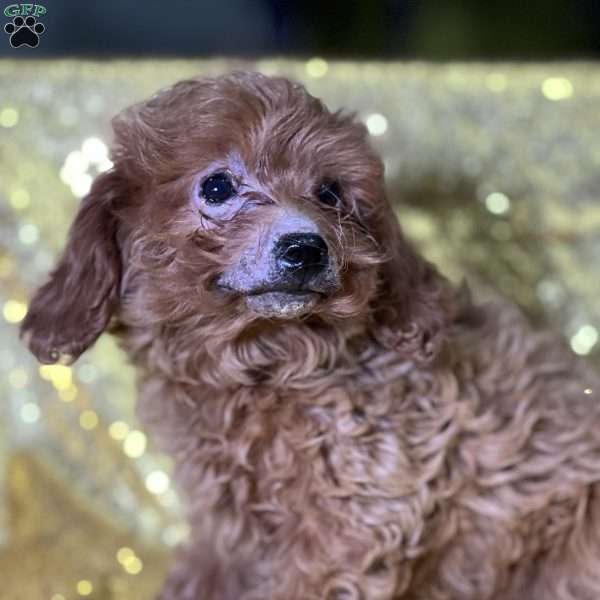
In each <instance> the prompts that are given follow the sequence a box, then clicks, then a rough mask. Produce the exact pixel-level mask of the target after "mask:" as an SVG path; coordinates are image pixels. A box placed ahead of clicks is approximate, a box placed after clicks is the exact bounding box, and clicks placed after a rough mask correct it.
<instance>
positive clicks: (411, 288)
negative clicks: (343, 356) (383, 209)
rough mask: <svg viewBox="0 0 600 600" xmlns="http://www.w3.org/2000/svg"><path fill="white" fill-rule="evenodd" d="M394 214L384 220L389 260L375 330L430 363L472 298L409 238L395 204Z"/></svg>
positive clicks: (393, 344)
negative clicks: (409, 240) (454, 283)
mask: <svg viewBox="0 0 600 600" xmlns="http://www.w3.org/2000/svg"><path fill="white" fill-rule="evenodd" d="M390 213H392V214H389V215H388V217H387V218H386V219H384V222H383V223H382V227H383V228H384V232H385V233H384V236H383V239H384V240H385V242H386V250H387V256H388V259H387V261H386V262H385V263H384V264H383V265H382V270H381V277H382V281H381V282H380V292H379V296H378V297H379V305H378V308H377V311H376V314H375V318H376V320H377V325H376V332H377V334H376V335H377V338H378V339H379V341H380V343H381V344H383V345H384V346H385V347H387V348H392V349H394V350H396V351H397V352H399V353H400V354H402V355H404V356H405V357H406V358H407V359H409V360H415V361H416V362H420V363H430V362H433V361H434V359H435V358H436V357H437V356H438V355H439V354H440V352H441V350H442V348H443V347H444V342H445V340H446V338H447V335H448V333H449V328H450V327H451V325H452V324H453V323H454V322H455V321H456V320H457V318H458V316H459V313H460V312H461V309H462V307H463V306H464V305H465V302H466V303H468V290H467V289H466V287H461V288H460V289H456V288H454V287H453V286H452V285H451V284H450V283H449V282H448V281H447V280H446V279H445V278H444V277H443V276H442V275H440V273H439V272H438V271H437V269H436V268H435V266H434V265H432V264H431V263H429V262H427V261H426V260H425V259H424V258H423V257H422V256H420V255H419V254H418V253H417V252H416V251H415V249H414V248H413V247H412V246H411V245H410V244H409V242H408V241H406V239H405V238H404V236H403V234H402V231H401V229H400V226H399V224H398V221H397V218H396V216H395V215H394V214H393V211H392V210H391V209H390Z"/></svg>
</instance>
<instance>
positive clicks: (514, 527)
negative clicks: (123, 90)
mask: <svg viewBox="0 0 600 600" xmlns="http://www.w3.org/2000/svg"><path fill="white" fill-rule="evenodd" d="M114 129H115V134H116V143H115V148H114V152H113V159H114V168H113V170H111V171H110V172H107V173H105V174H102V175H100V176H99V177H98V179H97V180H96V182H95V183H94V185H93V187H92V190H91V192H90V194H89V195H88V197H87V198H86V199H84V201H83V203H82V206H81V209H80V212H79V214H78V216H77V218H76V219H75V222H74V225H73V227H72V230H71V233H70V238H69V241H68V244H67V248H66V250H65V253H64V255H63V257H62V259H61V261H60V263H59V265H58V267H57V269H56V270H55V271H54V273H53V274H52V276H51V278H50V280H49V282H48V283H47V284H46V285H44V286H43V287H42V288H41V289H40V290H39V291H38V293H37V295H36V296H35V297H34V299H33V301H32V303H31V306H30V309H29V312H28V315H27V317H26V320H25V322H24V325H23V332H24V335H25V336H26V338H27V339H28V342H29V344H30V347H31V349H32V351H33V352H34V353H35V354H36V355H37V356H38V357H39V359H40V360H42V361H45V362H53V361H56V360H63V361H71V360H74V359H76V358H77V356H78V355H79V354H81V352H83V351H84V350H85V348H87V347H88V346H89V345H90V344H92V343H93V342H94V341H95V339H96V338H97V337H98V336H99V335H100V334H101V332H102V331H103V330H104V329H105V328H106V327H107V326H109V328H110V330H111V331H112V332H113V333H114V334H115V335H117V336H119V337H120V339H121V340H122V343H123V345H124V347H125V348H126V349H127V351H128V352H129V355H130V357H131V359H132V361H133V363H134V364H135V365H136V366H137V367H138V369H139V374H140V399H139V412H140V415H141V418H142V419H143V421H144V423H145V425H146V427H147V428H148V429H149V430H150V431H152V432H153V433H154V435H155V436H156V439H157V440H159V441H160V443H161V444H162V446H163V447H164V448H165V450H167V451H168V452H170V453H171V454H172V455H173V456H174V458H175V462H176V473H175V477H176V480H177V482H178V484H179V486H180V489H181V491H182V493H183V494H184V496H185V498H186V500H187V511H188V515H189V521H190V524H191V538H190V541H189V543H188V544H187V545H186V546H185V547H184V548H181V550H180V552H179V554H178V556H177V559H176V561H175V564H174V567H173V571H172V573H171V575H170V576H169V578H168V580H167V582H166V584H165V588H164V590H163V593H162V596H161V597H162V598H163V599H164V600H200V599H202V600H217V599H218V600H227V599H236V600H266V599H269V600H310V599H318V598H328V599H339V600H341V599H348V600H350V599H354V600H357V599H363V600H376V599H377V600H391V599H404V600H469V599H472V600H484V599H490V600H521V599H531V600H597V599H598V598H600V483H599V481H600V409H599V406H598V402H597V392H598V391H599V390H600V385H599V383H598V379H597V378H596V376H595V375H594V374H593V373H591V372H590V371H589V369H588V367H586V366H585V365H584V364H583V363H581V362H578V361H577V360H576V359H575V358H574V357H573V356H572V354H571V353H570V352H569V351H568V349H567V348H566V347H565V346H564V345H563V343H562V341H560V340H559V339H557V338H556V337H555V336H552V335H550V334H547V333H538V332H535V331H533V330H532V329H531V328H530V327H529V325H528V324H527V323H526V322H525V321H524V320H523V318H522V317H521V316H520V315H519V313H518V312H517V311H516V309H513V308H511V307H509V306H502V305H495V304H493V305H485V306H474V305H473V304H472V303H471V301H470V299H469V297H468V294H466V293H465V292H464V290H457V289H454V288H453V287H452V286H451V285H450V284H449V283H448V282H447V281H446V280H445V279H444V278H443V277H442V276H440V275H439V274H438V273H437V271H436V270H435V268H434V267H433V266H432V265H430V264H428V263H427V262H426V261H424V260H423V259H422V258H421V257H420V256H419V255H418V254H417V253H416V252H415V251H414V250H413V249H412V248H411V246H410V245H409V244H408V243H407V242H406V241H405V239H404V238H403V236H402V234H401V231H400V228H399V226H398V223H397V221H396V218H395V216H394V213H393V211H392V209H391V207H390V205H389V203H388V202H387V200H386V199H385V193H384V184H383V168H382V164H381V162H380V160H379V158H378V157H377V156H376V155H375V154H374V153H373V151H372V150H371V149H370V147H369V146H368V143H367V140H366V132H365V130H364V128H363V127H362V126H361V125H360V124H358V123H357V122H356V121H355V120H354V119H353V117H352V116H351V115H346V114H342V113H331V112H329V111H328V110H327V109H326V108H325V107H324V106H323V105H322V103H321V102H319V101H318V100H316V99H315V98H312V97H311V96H309V95H308V94H307V93H306V91H305V90H304V89H303V88H302V87H301V86H299V85H297V84H293V83H290V82H289V81H287V80H285V79H280V78H268V77H264V76H261V75H258V74H255V73H237V74H234V75H230V76H227V77H222V78H216V79H212V80H190V81H184V82H181V83H178V84H176V85H175V86H173V87H172V88H170V89H167V90H164V91H162V92H160V93H159V94H157V95H156V96H155V97H153V98H152V99H150V100H149V101H148V102H146V103H143V104H140V105H139V106H135V107H133V108H132V109H130V110H128V111H126V112H125V113H123V114H122V115H120V116H118V117H117V118H116V119H115V121H114ZM232 151H235V152H236V153H237V154H238V155H239V156H240V157H241V159H242V160H243V161H244V163H245V165H246V167H247V169H248V171H249V172H251V173H252V174H253V176H254V177H255V178H256V179H257V180H258V181H260V183H261V185H262V189H263V190H266V191H265V192H264V194H263V195H262V196H261V195H260V194H258V196H257V197H254V198H249V200H248V202H250V200H252V206H253V207H254V208H253V209H252V210H247V211H243V212H240V213H239V214H237V215H235V218H231V219H227V220H223V221H222V222H210V223H208V222H207V220H206V219H205V218H204V217H202V215H199V214H198V211H197V210H196V209H195V208H194V206H193V203H191V202H190V189H191V187H192V182H193V181H194V177H195V175H196V174H197V173H198V172H199V170H201V169H202V168H204V167H206V166H207V165H209V164H211V163H212V162H214V161H218V160H222V159H223V157H224V156H227V155H228V153H231V152H232ZM325 175H327V176H334V177H335V178H336V179H337V180H338V181H339V182H340V184H341V186H342V188H343V190H344V206H343V208H342V209H339V210H338V209H332V208H330V207H325V206H322V205H319V203H318V202H317V201H316V200H315V199H314V197H313V196H312V193H313V187H312V186H313V184H314V181H316V180H317V178H318V177H321V176H325ZM267 196H268V197H267ZM281 203H287V204H288V205H293V206H294V207H295V208H297V209H298V210H300V211H302V212H303V213H304V214H308V215H310V216H311V218H312V219H313V220H315V222H318V223H319V226H320V229H321V231H322V232H323V235H324V236H325V238H326V239H327V243H328V244H329V245H330V247H331V248H333V249H334V250H335V252H336V255H337V256H338V257H339V259H340V265H341V276H342V285H341V287H340V289H339V290H338V291H337V292H336V293H334V294H333V295H331V296H330V297H328V298H326V299H324V300H322V301H321V302H319V304H318V305H317V306H316V308H315V309H314V310H313V311H312V312H311V313H310V314H309V315H305V316H304V317H302V318H293V319H284V318H282V319H277V318H272V319H266V318H263V317H261V316H260V315H257V314H254V313H252V312H251V311H249V310H247V309H246V308H245V307H244V305H243V301H242V300H241V299H240V298H239V297H235V296H234V297H231V296H223V295H222V294H219V293H218V292H217V291H216V290H215V286H214V282H215V279H216V278H217V277H218V275H219V273H220V272H222V270H223V269H224V267H225V266H227V265H231V264H233V263H234V262H235V260H236V257H238V256H239V255H240V253H241V252H242V251H243V249H244V244H245V243H246V240H247V239H248V238H249V237H251V236H252V235H255V234H256V231H258V230H259V229H260V228H261V227H264V226H265V225H268V223H269V219H271V216H272V214H273V211H276V210H277V209H278V206H279V205H280V204H281ZM111 318H112V321H110V323H109V320H110V319H111ZM587 388H590V389H592V390H593V391H594V392H593V393H591V394H590V393H589V390H588V392H585V391H584V390H586V389H587Z"/></svg>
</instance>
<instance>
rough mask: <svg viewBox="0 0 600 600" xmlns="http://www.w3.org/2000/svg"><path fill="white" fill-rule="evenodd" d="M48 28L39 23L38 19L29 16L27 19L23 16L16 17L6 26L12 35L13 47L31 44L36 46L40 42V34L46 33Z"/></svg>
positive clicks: (7, 31) (5, 29)
mask: <svg viewBox="0 0 600 600" xmlns="http://www.w3.org/2000/svg"><path fill="white" fill-rule="evenodd" d="M45 30H46V28H45V27H44V26H43V25H42V24H41V23H38V21H37V19H36V18H35V17H33V16H29V17H27V18H26V19H24V18H23V17H15V18H14V19H13V20H12V23H7V24H6V25H5V26H4V31H5V32H6V33H8V35H10V45H11V46H12V47H13V48H18V47H19V46H29V47H30V48H36V47H37V45H38V44H39V43H40V35H42V33H44V31H45Z"/></svg>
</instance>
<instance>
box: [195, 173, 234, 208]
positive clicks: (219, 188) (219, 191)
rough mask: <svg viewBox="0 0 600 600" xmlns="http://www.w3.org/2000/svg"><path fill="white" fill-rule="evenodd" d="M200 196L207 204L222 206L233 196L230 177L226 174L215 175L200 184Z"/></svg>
mask: <svg viewBox="0 0 600 600" xmlns="http://www.w3.org/2000/svg"><path fill="white" fill-rule="evenodd" d="M200 191H201V194H202V196H203V197H204V198H205V199H206V201H207V202H208V203H209V204H223V202H225V201H227V200H229V198H231V197H232V196H233V195H234V194H235V188H234V187H233V182H232V181H231V177H229V175H228V174H227V173H215V174H214V175H211V176H210V177H208V178H207V179H205V180H204V181H203V182H202V186H201V187H200Z"/></svg>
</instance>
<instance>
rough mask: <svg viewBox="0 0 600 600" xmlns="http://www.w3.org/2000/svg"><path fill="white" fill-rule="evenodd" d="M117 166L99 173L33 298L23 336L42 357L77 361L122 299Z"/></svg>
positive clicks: (42, 360)
mask: <svg viewBox="0 0 600 600" xmlns="http://www.w3.org/2000/svg"><path fill="white" fill-rule="evenodd" d="M122 188H123V186H122V182H121V180H120V178H119V176H118V175H117V173H116V172H115V171H109V172H107V173H103V174H101V175H99V176H98V177H97V178H96V180H95V181H94V184H93V186H92V189H91V190H90V192H89V194H88V195H87V196H86V197H85V198H84V199H83V200H82V202H81V207H80V209H79V212H78V214H77V216H76V218H75V221H74V222H73V224H72V225H71V229H70V231H69V238H68V242H67V246H66V248H65V250H64V252H63V255H62V257H61V259H60V260H59V262H58V265H57V266H56V268H55V269H54V271H53V272H52V274H51V275H50V279H49V281H48V282H47V283H46V284H45V285H43V286H42V287H41V288H40V289H39V290H38V291H37V293H36V294H35V296H34V297H33V300H32V301H31V303H30V306H29V310H28V312H27V315H26V317H25V320H24V322H23V324H22V326H21V336H22V337H23V338H24V339H25V340H26V342H27V344H28V345H29V348H30V349H31V351H32V352H33V354H35V356H36V357H37V358H38V360H39V361H40V362H43V363H55V362H57V361H60V362H61V363H63V364H67V363H70V362H73V361H74V360H75V359H76V358H77V357H78V356H79V355H80V354H81V353H82V352H84V351H85V350H86V349H87V348H88V347H89V346H91V345H92V344H93V343H94V342H95V341H96V339H97V338H98V336H99V335H100V334H101V333H102V332H103V331H104V329H105V328H106V326H107V324H108V322H109V320H110V317H111V315H112V314H113V312H114V311H115V309H116V308H117V305H118V300H119V284H120V277H121V258H120V251H119V248H118V244H117V219H116V217H115V215H114V212H113V210H114V204H115V201H116V200H117V198H118V197H119V196H120V195H121V194H122Z"/></svg>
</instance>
